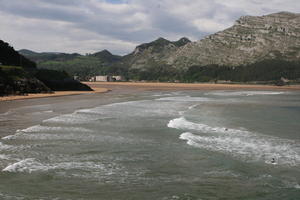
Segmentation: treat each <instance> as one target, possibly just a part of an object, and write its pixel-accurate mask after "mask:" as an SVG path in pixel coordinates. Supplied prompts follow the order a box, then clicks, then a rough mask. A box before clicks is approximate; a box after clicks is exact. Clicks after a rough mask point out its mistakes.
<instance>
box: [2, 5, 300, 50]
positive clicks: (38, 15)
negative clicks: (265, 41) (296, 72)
mask: <svg viewBox="0 0 300 200" xmlns="http://www.w3.org/2000/svg"><path fill="white" fill-rule="evenodd" d="M280 11H289V12H296V13H299V12H300V1H299V0H0V39H1V40H4V41H6V42H8V43H10V44H11V45H12V46H13V47H14V48H15V49H30V50H33V51H37V52H67V53H74V52H77V53H81V54H85V53H93V52H97V51H101V50H103V49H107V50H109V51H111V52H112V53H114V54H119V55H124V54H127V53H130V52H132V51H133V50H134V48H135V47H136V46H137V45H139V44H141V43H145V42H150V41H153V40H155V39H157V38H158V37H164V38H166V39H168V40H178V39H180V38H181V37H188V38H189V39H190V40H192V41H196V40H199V39H201V38H203V37H204V36H206V35H209V34H212V33H214V32H217V31H221V30H224V29H226V28H228V27H230V26H232V25H233V24H234V22H235V20H237V19H238V18H239V17H240V16H243V15H254V16H258V15H266V14H270V13H275V12H280Z"/></svg>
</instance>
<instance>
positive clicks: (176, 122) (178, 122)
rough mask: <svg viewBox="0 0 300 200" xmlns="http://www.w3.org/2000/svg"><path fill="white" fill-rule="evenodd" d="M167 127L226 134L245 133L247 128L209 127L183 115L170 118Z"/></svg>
mask: <svg viewBox="0 0 300 200" xmlns="http://www.w3.org/2000/svg"><path fill="white" fill-rule="evenodd" d="M167 126H168V127H169V128H176V129H180V130H197V131H201V132H202V133H212V132H215V133H226V134H247V133H249V132H248V131H247V130H239V129H230V128H226V127H211V126H208V125H206V124H200V123H194V122H190V121H188V120H186V119H185V118H184V117H180V118H176V119H172V120H170V121H169V123H168V125H167Z"/></svg>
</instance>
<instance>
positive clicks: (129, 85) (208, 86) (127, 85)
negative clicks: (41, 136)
mask: <svg viewBox="0 0 300 200" xmlns="http://www.w3.org/2000/svg"><path fill="white" fill-rule="evenodd" d="M83 83H84V84H86V85H88V86H90V87H92V88H98V87H102V88H107V89H110V90H114V89H133V90H143V91H145V90H162V91H165V90H282V91H291V90H294V91H298V90H299V91H300V85H290V86H275V85H250V84H214V83H149V82H83Z"/></svg>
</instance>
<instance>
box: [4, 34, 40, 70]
mask: <svg viewBox="0 0 300 200" xmlns="http://www.w3.org/2000/svg"><path fill="white" fill-rule="evenodd" d="M0 63H2V65H12V66H22V67H24V68H35V67H36V64H35V63H34V62H32V61H31V60H29V59H27V58H25V57H24V56H23V55H20V54H19V53H18V52H17V51H15V50H14V48H13V47H11V46H10V45H9V44H8V43H6V42H4V41H2V40H0Z"/></svg>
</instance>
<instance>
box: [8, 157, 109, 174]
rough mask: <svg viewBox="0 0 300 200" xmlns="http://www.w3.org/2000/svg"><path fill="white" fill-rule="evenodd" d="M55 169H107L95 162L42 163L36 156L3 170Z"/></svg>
mask: <svg viewBox="0 0 300 200" xmlns="http://www.w3.org/2000/svg"><path fill="white" fill-rule="evenodd" d="M54 169H64V170H70V169H84V170H97V169H98V170H99V169H100V170H106V168H105V165H103V164H101V163H95V162H61V163H52V164H42V163H41V162H38V161H37V160H36V159H35V158H26V159H24V160H21V161H18V162H16V163H13V164H10V165H8V166H7V167H5V168H4V169H3V170H2V171H3V172H27V173H32V172H37V171H40V172H43V171H49V170H54Z"/></svg>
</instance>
